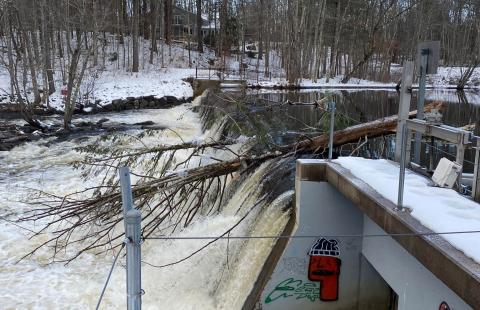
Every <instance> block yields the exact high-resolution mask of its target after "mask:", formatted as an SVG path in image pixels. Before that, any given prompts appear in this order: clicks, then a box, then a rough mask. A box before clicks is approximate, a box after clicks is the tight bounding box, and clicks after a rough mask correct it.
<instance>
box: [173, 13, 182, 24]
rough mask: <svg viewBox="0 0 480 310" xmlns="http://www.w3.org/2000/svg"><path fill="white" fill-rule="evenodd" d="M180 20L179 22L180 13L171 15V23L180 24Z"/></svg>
mask: <svg viewBox="0 0 480 310" xmlns="http://www.w3.org/2000/svg"><path fill="white" fill-rule="evenodd" d="M180 22H181V20H180V15H175V16H173V24H174V25H180V24H181V23H180Z"/></svg>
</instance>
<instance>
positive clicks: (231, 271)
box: [0, 90, 480, 309]
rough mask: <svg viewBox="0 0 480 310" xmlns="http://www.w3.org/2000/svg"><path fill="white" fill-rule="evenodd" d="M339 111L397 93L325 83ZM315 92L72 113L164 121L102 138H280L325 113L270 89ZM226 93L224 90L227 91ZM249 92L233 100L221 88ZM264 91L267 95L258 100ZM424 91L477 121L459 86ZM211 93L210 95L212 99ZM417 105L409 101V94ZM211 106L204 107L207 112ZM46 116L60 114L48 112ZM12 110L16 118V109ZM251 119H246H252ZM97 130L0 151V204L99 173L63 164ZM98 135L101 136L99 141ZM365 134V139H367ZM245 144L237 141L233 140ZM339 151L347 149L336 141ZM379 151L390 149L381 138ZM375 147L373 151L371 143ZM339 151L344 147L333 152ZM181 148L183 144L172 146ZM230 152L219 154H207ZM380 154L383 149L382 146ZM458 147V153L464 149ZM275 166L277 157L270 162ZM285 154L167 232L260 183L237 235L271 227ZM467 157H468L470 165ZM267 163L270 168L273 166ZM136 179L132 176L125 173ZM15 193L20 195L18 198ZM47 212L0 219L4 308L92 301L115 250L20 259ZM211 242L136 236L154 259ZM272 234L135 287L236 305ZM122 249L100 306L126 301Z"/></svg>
mask: <svg viewBox="0 0 480 310" xmlns="http://www.w3.org/2000/svg"><path fill="white" fill-rule="evenodd" d="M332 94H333V96H334V98H335V101H336V102H337V108H338V113H339V114H338V115H343V116H340V118H342V117H343V119H342V120H340V121H338V123H337V124H336V125H338V126H339V127H340V126H347V125H350V124H354V123H355V122H357V121H358V122H365V121H369V120H373V119H376V118H379V117H383V116H388V115H393V114H396V112H397V109H398V94H397V93H396V92H392V91H387V90H380V91H379V90H375V91H373V90H361V91H360V90H356V91H354V92H348V91H332ZM324 95H325V93H324V92H311V91H309V92H257V91H249V92H248V93H236V92H232V93H226V94H220V95H219V96H217V99H216V100H214V101H216V102H215V103H211V104H212V105H219V106H221V109H216V110H215V113H210V114H209V113H205V111H204V110H203V112H202V109H199V108H198V107H196V105H198V102H194V103H189V104H185V105H182V106H178V107H174V108H171V109H168V110H135V111H125V112H121V113H107V114H98V115H91V116H81V117H76V121H81V120H88V121H98V120H99V119H101V118H108V119H110V120H111V121H115V122H123V123H127V124H133V123H139V122H142V121H153V122H154V123H155V124H156V125H160V126H164V127H168V128H170V129H172V130H157V131H155V132H154V133H153V134H151V135H146V136H144V137H142V138H141V139H140V140H138V139H131V138H129V136H132V135H135V134H137V133H139V130H134V131H129V132H127V134H128V136H127V135H125V136H123V138H121V139H119V140H117V141H116V142H115V144H114V145H112V146H111V147H112V148H113V147H116V148H136V147H138V146H139V145H143V144H145V145H157V144H159V143H160V144H174V143H180V142H181V141H182V140H183V141H205V140H208V139H209V138H218V137H220V136H221V135H228V136H232V137H235V138H236V137H239V136H254V135H255V136H257V137H262V139H265V141H264V142H265V143H267V144H268V143H270V144H271V143H273V144H283V143H289V142H292V141H295V139H298V137H299V135H304V136H311V135H314V134H316V133H319V132H322V131H324V130H325V126H326V123H325V121H324V120H325V113H324V111H321V110H319V109H315V108H314V107H312V106H287V107H284V108H282V109H279V110H277V109H276V108H271V107H270V108H269V107H268V106H269V105H270V104H271V102H272V101H274V102H279V101H285V100H287V99H288V100H291V101H313V100H314V99H318V98H321V97H323V96H324ZM226 97H227V99H228V100H227V99H225V98H226ZM232 98H233V99H235V100H237V101H241V102H247V103H248V104H247V108H244V107H239V106H238V105H236V104H235V103H234V102H233V104H232V101H231V100H230V99H232ZM259 98H264V99H268V100H269V102H270V104H268V103H267V104H266V103H265V102H266V101H265V100H260V99H259ZM427 100H429V101H432V100H435V101H442V102H444V103H445V112H444V121H445V123H447V124H449V125H452V126H463V125H465V124H472V123H473V124H476V126H477V130H478V124H479V121H480V95H479V94H478V93H467V94H466V95H465V96H458V95H457V94H456V93H454V92H453V93H452V92H440V91H429V92H428V93H427ZM209 104H210V103H209ZM412 105H414V103H412ZM222 111H230V112H233V113H238V115H237V116H238V117H235V119H236V122H237V125H238V127H239V128H237V129H235V128H234V127H236V126H234V125H232V123H231V122H230V123H229V124H228V123H225V122H224V121H223V120H222V117H223V116H224V115H225V113H224V112H222ZM206 114H209V115H206ZM50 120H51V121H58V120H57V119H56V118H55V117H51V118H50ZM10 122H16V123H21V121H19V120H10ZM252 124H253V125H252ZM96 138H97V137H96V136H87V137H74V138H72V139H68V140H63V141H56V140H55V139H54V138H50V139H44V140H39V141H36V142H31V143H27V144H24V145H21V146H19V147H16V148H14V149H12V150H11V151H8V152H0V163H1V164H0V214H1V215H5V214H8V213H14V214H21V213H22V212H24V211H26V210H30V209H31V206H30V205H29V204H28V203H25V202H28V200H29V199H30V198H29V196H28V195H29V193H30V190H29V188H35V189H41V190H43V191H46V192H52V193H55V194H57V195H65V194H67V193H70V192H74V191H78V190H81V189H83V188H86V187H88V186H92V185H95V184H98V182H99V179H98V178H95V177H91V178H88V179H86V180H85V179H82V178H81V175H80V171H78V170H75V169H73V168H72V166H71V164H72V163H73V162H75V161H77V160H81V159H82V158H83V156H84V155H82V154H80V153H78V152H77V151H76V150H75V148H76V147H78V146H82V145H83V146H84V145H88V144H89V143H91V142H92V141H94V139H96ZM105 143H107V142H105ZM369 143H370V142H369ZM387 145H389V146H390V148H391V143H389V144H388V143H387ZM378 146H379V144H378V143H374V142H371V145H366V146H364V147H363V149H362V150H361V151H360V153H359V155H366V154H367V153H368V154H369V155H370V157H375V156H376V155H378V156H380V155H381V154H380V151H378ZM236 147H237V148H240V147H242V145H241V143H239V145H237V146H236ZM338 151H345V152H347V150H338ZM384 153H385V154H386V155H388V151H385V150H384ZM375 154H376V155H375ZM341 155H346V154H344V153H341ZM176 156H177V157H178V160H181V159H182V158H186V157H187V156H188V152H178V153H177V154H176ZM216 156H220V158H227V157H228V156H229V155H227V154H216ZM387 157H388V156H387ZM471 157H472V154H469V153H467V159H470V160H471V159H472V158H471ZM279 167H282V169H279ZM293 167H294V166H293V161H292V160H284V161H281V162H278V161H276V162H267V163H265V164H263V165H262V166H260V167H258V168H256V169H255V170H254V171H252V172H250V174H249V175H248V176H246V177H244V178H243V179H242V181H241V182H238V184H237V185H236V186H234V187H232V192H231V193H230V195H229V199H228V201H226V202H225V203H224V205H223V206H222V208H221V210H220V211H219V212H218V213H217V214H214V215H209V216H202V215H199V216H198V217H197V218H196V219H195V221H194V223H193V224H192V225H190V226H189V227H187V228H185V229H183V230H181V231H177V232H175V235H178V236H192V235H196V236H198V235H201V236H217V235H220V234H222V233H223V232H224V231H225V230H227V229H228V228H230V227H231V226H232V225H234V224H235V223H236V222H237V221H238V220H239V218H241V217H242V216H244V215H245V214H246V212H248V210H250V209H251V207H252V206H254V205H255V203H256V202H257V201H258V199H259V198H260V197H261V196H262V195H263V194H264V193H265V192H274V193H275V195H274V196H275V197H276V198H275V197H273V198H272V199H270V200H269V201H268V202H265V203H263V204H261V205H259V206H258V207H256V208H254V209H253V211H251V214H248V216H247V218H246V219H247V220H245V221H244V222H242V224H241V225H240V226H239V227H237V228H236V229H235V230H234V232H232V234H235V235H248V234H255V235H262V234H264V235H275V234H278V233H279V232H280V231H281V230H282V228H283V226H284V225H285V223H286V221H287V220H288V208H287V207H288V206H289V205H291V200H292V190H293ZM469 169H470V167H466V170H469ZM272 171H274V174H272ZM133 182H135V178H134V179H133ZM22 201H23V202H22ZM42 224H45V222H39V223H21V224H20V225H21V226H22V227H19V226H17V225H16V224H12V223H9V222H5V221H2V223H1V225H0V287H1V288H2V290H1V291H0V300H1V301H2V305H1V308H2V309H65V308H68V309H92V308H94V307H95V305H96V303H97V300H98V297H99V294H100V291H101V288H102V286H103V284H104V281H105V279H106V276H107V274H108V270H109V268H110V266H111V264H112V261H113V257H114V254H115V253H114V252H108V253H107V254H101V255H96V254H95V253H86V254H83V255H82V256H80V257H79V258H78V259H76V260H75V261H73V262H72V263H70V264H68V265H63V264H53V265H52V264H48V262H49V258H50V256H51V251H50V249H48V248H45V249H42V250H40V251H39V252H38V253H37V254H36V255H35V256H33V257H27V258H26V259H24V260H22V261H20V262H18V259H19V258H20V257H22V256H23V255H24V254H25V253H27V252H28V251H30V250H32V249H33V248H34V247H36V246H38V245H39V244H41V243H42V242H43V241H45V240H47V239H46V238H48V236H49V234H45V235H42V236H41V237H40V238H34V239H29V236H31V234H32V233H31V232H30V231H37V230H38V229H40V228H41V227H42ZM207 242H208V240H206V241H199V240H176V241H173V240H168V241H160V240H146V241H145V243H144V244H143V245H142V257H143V260H144V261H145V262H148V263H149V264H153V265H162V264H166V263H170V262H173V261H176V260H178V259H181V258H183V257H185V256H187V255H188V254H190V253H192V252H193V251H195V250H196V249H198V248H200V247H201V246H203V245H205V244H206V243H207ZM272 242H273V241H271V240H263V239H262V240H250V241H239V240H222V241H218V242H216V243H215V244H213V245H211V246H210V247H208V249H207V250H206V251H202V252H200V253H199V254H197V255H195V256H194V257H192V258H191V259H189V260H187V261H186V262H183V263H181V264H177V265H175V266H172V267H168V268H161V269H159V268H155V267H152V266H150V265H148V264H143V265H142V287H143V289H144V290H145V295H144V296H143V298H142V300H143V306H144V308H145V309H158V308H161V307H164V306H165V305H168V308H169V309H238V308H240V307H241V305H242V302H243V300H244V298H245V297H246V296H247V294H248V293H249V290H250V288H251V287H252V285H253V281H254V279H255V277H256V274H257V272H258V271H259V268H260V266H261V264H262V263H263V260H264V259H265V258H266V256H267V255H268V252H269V250H270V248H271V246H272ZM124 266H125V260H124V257H123V256H122V257H121V258H120V261H119V263H118V264H117V266H116V268H115V271H114V273H113V276H112V279H111V282H110V284H109V286H108V289H107V291H106V295H105V298H104V300H103V302H102V307H101V308H102V309H118V308H124V307H125V269H124Z"/></svg>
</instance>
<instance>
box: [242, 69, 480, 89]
mask: <svg viewBox="0 0 480 310" xmlns="http://www.w3.org/2000/svg"><path fill="white" fill-rule="evenodd" d="M395 69H396V70H399V71H400V72H401V70H402V67H395ZM466 69H467V68H464V67H439V68H438V73H437V74H432V75H429V76H428V77H427V85H426V87H427V88H429V89H437V88H438V89H456V87H457V84H458V80H459V79H460V77H461V76H462V74H463V73H464V72H465V71H466ZM343 77H344V76H343V75H338V76H335V77H332V78H330V79H329V80H328V81H327V79H326V78H325V77H323V78H320V79H317V80H316V81H313V80H311V79H301V80H300V81H299V82H298V83H296V84H294V85H291V84H289V83H288V81H287V80H286V79H285V77H280V78H279V77H276V78H266V77H264V76H263V74H260V75H259V78H258V79H257V80H256V79H248V80H247V85H248V86H249V87H253V88H255V87H256V88H299V89H316V88H339V89H340V88H350V89H352V88H383V89H394V88H396V87H397V85H398V82H397V81H396V82H377V81H371V80H364V79H357V78H351V79H350V80H349V81H348V82H347V83H342V82H341V81H342V79H343ZM238 78H240V76H238ZM413 88H418V83H414V84H413ZM465 89H476V90H480V68H477V69H475V70H474V72H473V74H472V76H471V77H470V79H469V80H468V82H467V84H466V86H465Z"/></svg>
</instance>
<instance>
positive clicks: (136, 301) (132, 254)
mask: <svg viewBox="0 0 480 310" xmlns="http://www.w3.org/2000/svg"><path fill="white" fill-rule="evenodd" d="M119 174H120V185H121V187H122V206H123V219H124V225H125V238H126V248H127V309H128V310H141V308H142V298H141V297H142V280H141V279H142V278H141V250H140V244H141V221H142V214H141V213H140V211H138V210H136V209H134V208H133V198H132V188H131V183H130V172H129V170H128V167H122V168H120V170H119Z"/></svg>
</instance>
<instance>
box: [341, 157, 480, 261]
mask: <svg viewBox="0 0 480 310" xmlns="http://www.w3.org/2000/svg"><path fill="white" fill-rule="evenodd" d="M335 162H336V163H338V164H340V165H342V166H343V167H345V168H347V169H349V170H350V171H351V172H352V174H353V175H354V176H356V177H357V178H359V179H361V180H362V181H364V182H365V183H367V184H368V185H370V186H371V187H372V188H374V189H375V190H376V191H377V192H378V193H379V194H380V195H382V196H383V197H385V198H387V199H388V200H390V201H391V202H393V203H395V204H396V203H397V198H398V179H399V168H398V165H396V164H394V163H392V162H390V161H387V160H383V159H381V160H371V159H364V158H358V157H341V158H339V159H337V160H335ZM372 176H375V177H372ZM430 183H431V181H430V180H429V179H427V178H425V177H422V176H420V175H418V174H415V173H413V172H410V171H408V170H407V172H406V175H405V195H404V206H405V207H408V208H410V209H411V210H412V212H411V215H412V216H413V217H414V218H416V219H417V220H419V221H420V222H421V223H422V224H423V225H425V226H426V227H428V228H430V229H431V230H433V231H435V232H454V231H480V204H478V203H475V202H473V201H472V200H469V199H467V198H465V197H463V196H461V195H459V194H458V193H457V192H456V191H454V190H451V189H445V188H439V187H432V186H430ZM442 238H444V239H445V240H447V241H448V242H450V243H451V244H452V245H453V246H454V247H456V248H457V249H459V250H460V251H462V252H463V253H465V255H467V256H469V257H471V258H472V259H474V260H475V261H476V262H478V263H480V247H479V246H478V240H479V238H480V233H472V234H451V235H442Z"/></svg>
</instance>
